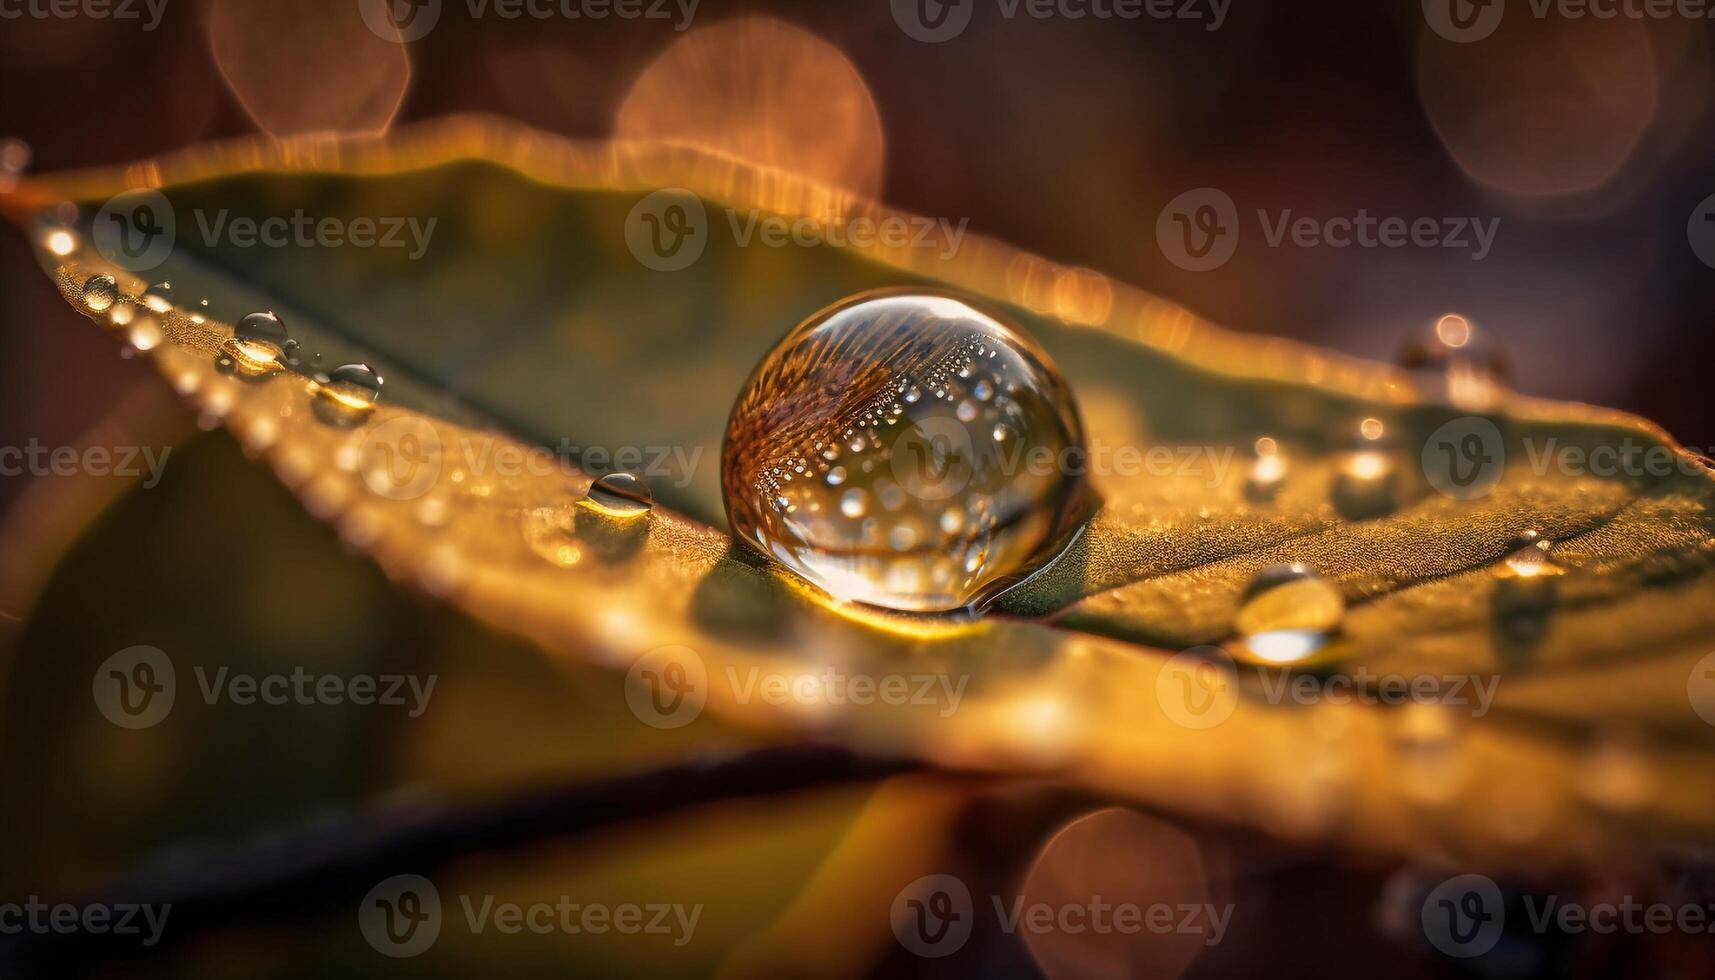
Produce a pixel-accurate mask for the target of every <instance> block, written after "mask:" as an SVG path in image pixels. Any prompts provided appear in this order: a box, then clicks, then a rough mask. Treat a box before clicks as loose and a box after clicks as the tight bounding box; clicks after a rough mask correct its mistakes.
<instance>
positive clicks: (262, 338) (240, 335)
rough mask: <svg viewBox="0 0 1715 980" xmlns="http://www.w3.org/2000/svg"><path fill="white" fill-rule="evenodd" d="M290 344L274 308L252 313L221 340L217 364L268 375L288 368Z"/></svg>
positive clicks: (251, 375)
mask: <svg viewBox="0 0 1715 980" xmlns="http://www.w3.org/2000/svg"><path fill="white" fill-rule="evenodd" d="M151 288H153V287H151ZM171 288H172V287H170V286H169V287H168V289H169V290H170V289H171ZM287 343H289V341H288V339H287V336H286V324H285V323H283V322H282V321H281V320H280V318H279V317H278V316H276V315H275V314H274V312H273V311H272V310H269V311H267V312H263V313H251V314H249V315H247V316H246V317H245V318H244V319H242V320H239V321H238V323H237V325H235V326H234V327H233V328H232V336H231V337H228V338H227V339H226V340H225V341H223V342H222V343H221V345H220V353H219V354H217V355H215V366H216V367H218V368H220V369H221V370H222V371H231V372H233V373H236V374H238V375H239V376H241V377H245V378H265V377H268V376H269V375H272V374H277V373H279V372H280V371H283V370H285V364H284V363H283V359H284V357H285V347H286V344H287Z"/></svg>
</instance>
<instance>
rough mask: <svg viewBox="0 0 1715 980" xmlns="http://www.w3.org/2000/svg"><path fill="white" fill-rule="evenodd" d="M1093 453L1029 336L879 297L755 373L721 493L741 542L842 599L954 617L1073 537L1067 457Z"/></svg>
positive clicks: (817, 324) (826, 316)
mask: <svg viewBox="0 0 1715 980" xmlns="http://www.w3.org/2000/svg"><path fill="white" fill-rule="evenodd" d="M1082 443H1083V430H1082V426H1081V424H1080V422H1079V419H1078V414H1077V411H1076V408H1075V407H1074V405H1073V401H1072V395H1071V392H1070V390H1069V389H1068V388H1067V385H1066V383H1065V381H1064V380H1063V379H1062V378H1061V376H1060V374H1059V372H1058V370H1056V368H1055V367H1054V365H1053V364H1052V362H1051V361H1050V360H1049V359H1048V356H1047V354H1046V353H1045V352H1043V351H1042V350H1041V348H1040V347H1038V346H1037V345H1036V343H1035V342H1034V341H1032V340H1031V339H1030V338H1028V337H1027V336H1025V335H1024V334H1023V333H1022V331H1020V330H1019V329H1018V328H1016V327H1014V326H1012V325H1010V324H1007V323H1004V322H1002V321H1001V320H999V319H997V318H996V317H994V316H992V315H991V314H988V313H986V312H983V311H981V310H978V309H976V308H975V307H972V306H970V305H969V304H967V303H965V302H963V301H961V300H958V299H954V298H951V297H946V296H937V295H929V294H906V293H898V292H895V293H880V294H867V295H864V296H860V297H857V298H854V299H852V300H847V301H846V302H844V303H840V304H838V305H836V306H834V307H831V308H829V309H827V310H823V311H822V312H820V313H818V314H816V315H815V316H814V317H811V318H810V319H809V320H807V321H806V322H804V323H803V324H801V325H800V326H799V327H798V328H797V329H795V330H793V331H792V332H791V333H790V334H789V335H787V337H786V338H785V339H784V340H782V341H781V342H780V344H779V345H777V346H776V347H775V349H774V351H773V352H772V353H770V354H769V355H768V357H767V358H766V359H765V360H764V361H763V363H762V364H761V365H760V366H759V367H758V368H757V369H756V371H755V373H754V374H753V375H752V376H751V378H750V380H749V381H748V382H747V384H746V387H745V389H744V391H743V392H742V393H741V394H740V395H739V398H738V401H737V402H736V404H735V405H734V406H733V412H732V416H731V418H730V420H729V421H728V423H727V432H726V442H725V447H724V449H723V453H722V489H723V491H724V493H725V497H726V506H727V516H728V518H729V520H730V521H731V523H732V527H733V530H734V532H735V533H736V534H737V535H738V536H739V537H740V538H741V539H742V540H744V541H745V542H747V543H748V544H749V545H751V546H752V547H755V548H757V549H758V550H760V551H762V552H764V553H765V554H768V555H771V556H773V557H774V558H776V559H778V560H779V561H781V562H782V563H784V564H785V565H787V566H788V567H790V568H791V569H793V570H794V571H796V572H798V573H799V574H800V575H803V576H804V577H805V578H807V579H809V580H810V581H811V582H813V583H815V584H816V585H818V586H820V587H821V588H823V589H824V590H826V591H827V592H829V593H831V594H832V595H833V596H835V597H836V598H840V599H850V600H856V601H860V602H866V603H870V604H873V605H878V606H885V607H888V608H893V609H906V610H923V611H929V610H947V609H956V608H961V607H965V606H969V605H971V604H973V603H974V602H977V601H979V600H980V599H981V598H982V597H983V596H984V595H985V594H986V593H987V592H988V591H992V589H993V588H997V587H999V586H1001V585H1003V584H1004V583H1005V582H1006V581H1008V580H1010V579H1012V578H1014V577H1016V576H1018V575H1019V574H1021V573H1022V572H1023V571H1024V570H1027V569H1028V568H1030V567H1033V566H1035V565H1037V564H1039V563H1041V562H1043V561H1045V560H1047V559H1048V558H1050V557H1052V556H1053V554H1054V553H1056V552H1057V551H1058V549H1059V547H1060V546H1061V545H1063V544H1064V542H1065V541H1066V540H1067V539H1068V538H1069V536H1070V532H1071V530H1072V529H1073V528H1075V526H1076V523H1077V521H1078V520H1079V519H1081V517H1082V513H1081V509H1082V508H1081V505H1082V504H1083V502H1084V500H1085V498H1084V496H1083V485H1082V483H1081V482H1080V481H1079V479H1078V478H1077V477H1076V476H1075V475H1073V474H1069V473H1067V472H1066V471H1065V468H1064V467H1061V466H1058V465H1056V462H1055V461H1058V460H1062V459H1064V458H1066V457H1065V455H1064V453H1063V450H1065V449H1066V448H1068V447H1074V446H1081V445H1082ZM1043 461H1046V463H1045V464H1044V462H1043ZM1039 464H1042V465H1039Z"/></svg>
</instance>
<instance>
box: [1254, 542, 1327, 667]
mask: <svg viewBox="0 0 1715 980" xmlns="http://www.w3.org/2000/svg"><path fill="white" fill-rule="evenodd" d="M1345 615H1346V599H1345V597H1344V596H1343V595H1341V594H1340V590H1339V588H1338V587H1336V586H1335V585H1334V583H1332V582H1330V581H1328V580H1327V579H1325V578H1323V577H1322V576H1320V575H1318V574H1316V572H1314V571H1312V570H1311V569H1310V568H1308V567H1306V566H1304V565H1300V564H1292V565H1271V566H1269V567H1268V568H1264V569H1262V570H1261V571H1259V572H1257V573H1256V576H1255V577H1254V578H1252V579H1251V582H1250V585H1249V586H1247V587H1246V588H1245V592H1244V595H1243V596H1242V597H1240V600H1239V611H1238V613H1237V614H1236V615H1235V616H1234V617H1233V626H1234V628H1235V629H1236V630H1237V632H1238V634H1239V639H1240V641H1241V642H1242V644H1243V646H1244V650H1243V652H1248V653H1249V654H1251V656H1252V657H1254V658H1255V659H1257V660H1259V661H1261V662H1264V663H1270V664H1298V663H1303V662H1304V661H1306V660H1308V659H1310V658H1311V657H1313V656H1315V655H1316V654H1317V653H1319V652H1321V651H1322V649H1323V648H1324V647H1326V646H1327V645H1328V641H1329V640H1330V639H1331V638H1332V637H1333V635H1334V634H1335V632H1337V631H1338V630H1339V628H1340V622H1341V620H1342V619H1344V618H1345Z"/></svg>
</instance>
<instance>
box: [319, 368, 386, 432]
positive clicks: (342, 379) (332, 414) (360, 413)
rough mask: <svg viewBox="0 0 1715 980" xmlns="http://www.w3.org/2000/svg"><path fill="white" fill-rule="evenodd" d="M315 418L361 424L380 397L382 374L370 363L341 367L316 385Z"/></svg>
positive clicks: (340, 422) (335, 422) (338, 422)
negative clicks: (376, 371) (377, 372)
mask: <svg viewBox="0 0 1715 980" xmlns="http://www.w3.org/2000/svg"><path fill="white" fill-rule="evenodd" d="M314 393H315V401H314V402H313V403H312V404H313V405H314V408H315V413H316V417H317V418H319V419H321V420H322V421H324V422H328V423H332V424H340V425H344V424H352V423H355V422H359V421H362V420H363V419H364V418H366V417H368V415H369V413H370V412H372V411H374V409H375V402H376V401H377V400H378V399H379V398H380V397H381V375H379V374H376V373H375V369H374V368H372V367H370V366H369V365H367V364H342V365H340V366H339V367H336V368H334V369H333V370H332V371H329V372H328V373H327V376H326V378H324V379H321V380H318V381H316V382H314Z"/></svg>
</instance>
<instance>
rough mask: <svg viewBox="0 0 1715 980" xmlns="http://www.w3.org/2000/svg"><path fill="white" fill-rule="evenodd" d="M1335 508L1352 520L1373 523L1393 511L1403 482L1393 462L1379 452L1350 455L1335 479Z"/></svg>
mask: <svg viewBox="0 0 1715 980" xmlns="http://www.w3.org/2000/svg"><path fill="white" fill-rule="evenodd" d="M1333 497H1334V509H1335V510H1337V511H1339V513H1340V516H1341V517H1344V518H1346V519H1347V520H1349V521H1362V520H1370V519H1372V518H1376V517H1382V516H1384V515H1386V514H1390V513H1392V512H1393V510H1394V508H1395V507H1396V506H1398V503H1399V480H1398V477H1397V474H1396V472H1395V469H1394V465H1393V460H1392V458H1391V457H1390V456H1389V455H1388V454H1387V453H1384V452H1382V451H1381V450H1377V449H1365V450H1360V451H1358V452H1355V453H1352V454H1350V455H1348V456H1347V457H1346V459H1345V461H1344V463H1342V465H1341V467H1340V471H1339V473H1337V474H1336V475H1335V477H1334V487H1333Z"/></svg>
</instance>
